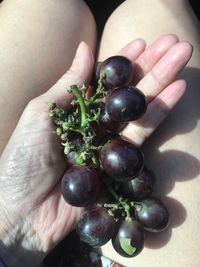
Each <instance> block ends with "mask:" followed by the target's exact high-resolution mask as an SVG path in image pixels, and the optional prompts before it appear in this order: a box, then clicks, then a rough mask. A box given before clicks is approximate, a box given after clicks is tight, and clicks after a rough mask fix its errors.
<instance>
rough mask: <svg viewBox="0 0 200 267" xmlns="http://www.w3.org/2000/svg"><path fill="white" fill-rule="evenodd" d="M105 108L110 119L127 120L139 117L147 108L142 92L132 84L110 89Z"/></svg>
mask: <svg viewBox="0 0 200 267" xmlns="http://www.w3.org/2000/svg"><path fill="white" fill-rule="evenodd" d="M105 105H106V106H105V108H106V111H107V113H108V114H109V116H110V118H111V120H113V121H117V122H129V121H133V120H137V119H139V118H140V117H141V116H142V115H143V114H144V113H145V111H146V109H147V103H146V99H145V96H144V94H143V93H142V92H141V91H140V90H139V89H137V88H135V87H133V86H122V87H119V88H117V89H115V90H112V91H111V92H110V94H109V95H108V96H107V97H106V102H105Z"/></svg>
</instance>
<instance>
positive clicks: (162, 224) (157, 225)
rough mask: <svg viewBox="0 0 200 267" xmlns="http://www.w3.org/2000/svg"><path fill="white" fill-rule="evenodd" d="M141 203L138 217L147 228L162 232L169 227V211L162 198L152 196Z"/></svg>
mask: <svg viewBox="0 0 200 267" xmlns="http://www.w3.org/2000/svg"><path fill="white" fill-rule="evenodd" d="M140 204H141V207H140V208H138V210H137V219H138V221H139V222H140V223H141V224H142V225H143V227H144V228H145V229H146V230H148V231H151V232H160V231H162V230H164V229H165V228H166V227H167V225H168V222H169V213H168V210H167V208H166V207H165V206H164V205H163V203H162V202H161V200H160V199H158V198H153V197H150V198H146V199H144V200H142V201H141V203H140Z"/></svg>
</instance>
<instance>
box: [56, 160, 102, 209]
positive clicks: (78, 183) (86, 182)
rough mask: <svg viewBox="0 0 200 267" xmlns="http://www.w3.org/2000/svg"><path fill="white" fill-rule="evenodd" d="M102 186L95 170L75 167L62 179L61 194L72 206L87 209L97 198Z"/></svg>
mask: <svg viewBox="0 0 200 267" xmlns="http://www.w3.org/2000/svg"><path fill="white" fill-rule="evenodd" d="M100 184H101V180H100V178H99V176H98V174H97V171H96V170H95V169H89V168H87V167H85V166H76V165H74V166H72V167H71V168H69V169H68V170H67V172H66V173H65V174H64V176H63V178H62V183H61V192H62V195H63V197H64V199H65V201H66V202H68V203H69V204H70V205H72V206H76V207H85V206H88V205H90V204H92V203H93V202H94V201H95V199H96V198H97V196H98V193H99V188H100V187H101V186H100Z"/></svg>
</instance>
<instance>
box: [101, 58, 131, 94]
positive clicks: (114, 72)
mask: <svg viewBox="0 0 200 267" xmlns="http://www.w3.org/2000/svg"><path fill="white" fill-rule="evenodd" d="M100 73H104V74H105V80H104V85H105V86H106V87H107V88H108V89H113V88H116V87H119V86H122V85H128V84H129V83H130V82H131V80H132V79H133V66H132V62H131V61H130V60H129V59H128V58H126V57H123V56H113V57H109V58H107V59H106V60H105V61H103V62H102V63H101V65H100Z"/></svg>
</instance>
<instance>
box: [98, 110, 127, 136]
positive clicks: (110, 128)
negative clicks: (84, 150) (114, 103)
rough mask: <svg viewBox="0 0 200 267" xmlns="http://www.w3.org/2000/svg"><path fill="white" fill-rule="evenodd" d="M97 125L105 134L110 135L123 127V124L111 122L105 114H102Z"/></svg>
mask: <svg viewBox="0 0 200 267" xmlns="http://www.w3.org/2000/svg"><path fill="white" fill-rule="evenodd" d="M99 124H100V125H101V126H102V128H104V129H105V130H106V131H107V132H110V133H118V132H120V131H121V130H122V129H123V128H124V126H125V124H124V123H120V122H117V121H113V120H112V119H111V118H110V116H109V114H108V113H107V112H105V113H103V114H102V116H101V118H100V121H99Z"/></svg>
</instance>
